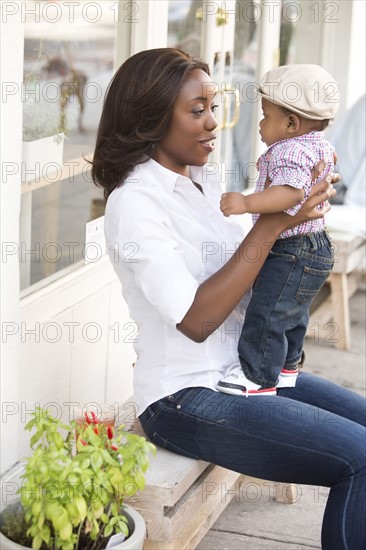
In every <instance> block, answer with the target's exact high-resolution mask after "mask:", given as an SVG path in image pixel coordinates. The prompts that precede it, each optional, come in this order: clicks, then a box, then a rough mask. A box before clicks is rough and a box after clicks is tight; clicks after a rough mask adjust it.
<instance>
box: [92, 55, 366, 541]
mask: <svg viewBox="0 0 366 550" xmlns="http://www.w3.org/2000/svg"><path fill="white" fill-rule="evenodd" d="M217 101H218V100H217V99H216V86H215V85H214V84H213V83H212V81H211V79H210V77H209V69H208V67H207V65H206V64H205V63H203V62H201V61H198V60H194V59H192V58H191V57H190V56H189V55H187V54H185V53H183V52H181V51H179V50H175V49H170V48H166V49H157V50H149V51H145V52H140V53H138V54H136V55H135V56H133V57H131V58H130V59H129V60H127V61H126V62H125V63H124V64H123V65H122V66H121V67H120V69H119V70H118V71H117V73H116V74H115V76H114V78H113V80H112V82H111V84H110V87H109V89H108V92H107V96H106V100H105V104H104V109H103V114H102V118H101V122H100V127H99V133H98V138H97V144H96V150H95V156H94V161H93V169H92V174H93V179H94V181H95V182H96V183H97V184H98V185H101V186H103V187H104V191H105V197H106V198H107V205H106V218H105V228H106V237H107V242H108V249H109V252H110V257H111V260H112V262H113V266H114V268H115V270H116V273H117V275H118V277H119V278H120V280H121V283H122V292H123V295H124V298H125V300H126V302H127V304H128V306H129V310H130V314H131V317H132V318H133V319H134V320H135V321H136V323H137V324H138V326H139V336H138V342H137V343H136V345H135V349H136V353H137V361H136V366H135V369H134V396H135V399H136V401H137V404H138V407H139V411H140V417H139V418H140V420H141V424H142V426H143V428H144V430H145V432H146V434H147V435H148V437H149V438H150V439H151V440H152V441H153V442H154V443H156V444H157V445H160V446H162V447H165V448H167V449H169V450H171V451H175V452H177V453H180V454H183V455H186V456H190V457H194V458H200V459H203V460H206V461H208V462H213V463H216V464H219V465H221V466H224V467H226V468H229V469H232V470H236V471H238V472H242V473H245V474H248V475H252V476H255V477H259V478H264V479H272V480H274V481H282V482H294V483H306V484H311V485H322V486H329V487H331V491H330V495H329V499H328V504H327V508H326V511H325V517H324V522H323V531H322V540H323V548H324V549H326V550H335V549H339V550H340V549H342V550H343V549H345V550H346V549H347V550H359V549H360V548H361V547H363V546H364V545H365V542H366V540H365V523H366V522H365V514H364V513H362V511H363V512H364V511H365V498H364V495H365V494H366V476H365V468H366V466H365V447H364V442H365V428H364V425H365V415H364V401H363V399H362V398H361V397H360V396H358V395H355V394H353V393H351V392H349V391H347V390H346V389H344V388H342V387H338V386H336V385H334V384H331V383H330V382H327V381H324V380H322V379H320V378H315V377H313V376H311V375H309V374H307V373H302V374H301V375H299V377H298V381H297V383H296V387H294V388H288V387H285V388H281V389H278V393H277V395H276V396H268V397H266V398H262V399H258V400H254V402H253V398H250V399H246V398H245V397H241V396H238V397H234V396H230V395H227V394H223V393H219V392H217V391H216V384H217V382H218V380H219V379H220V378H221V377H222V376H224V375H225V374H227V372H228V370H229V369H231V368H233V367H235V365H237V363H238V357H237V339H238V337H239V335H240V329H241V325H242V319H243V315H244V313H245V307H246V304H247V302H248V292H249V291H250V287H251V285H252V283H253V281H254V279H255V278H256V276H257V275H258V273H259V271H260V269H261V266H262V265H263V262H264V260H265V258H266V256H267V255H268V253H269V250H270V248H271V246H272V244H273V242H274V241H275V240H276V238H277V237H278V235H279V234H280V233H281V232H282V231H283V230H284V229H286V228H289V227H291V226H292V225H296V224H298V223H300V222H302V221H306V220H309V219H313V218H316V217H319V216H322V215H324V212H325V210H326V209H323V210H322V211H320V212H319V210H317V209H316V206H317V205H319V204H320V203H321V202H323V201H324V200H326V199H328V198H329V197H330V196H331V195H332V193H333V192H332V191H331V185H330V184H329V183H327V182H325V181H322V182H320V183H318V184H317V185H316V186H315V187H314V193H313V194H312V195H311V196H310V197H309V199H308V200H307V201H306V203H305V204H304V206H303V207H302V209H301V210H300V211H299V213H298V214H297V215H296V216H294V217H293V218H291V219H289V216H287V215H286V214H270V215H261V216H260V218H259V220H258V222H257V223H256V224H255V226H254V227H253V228H252V229H251V231H250V232H249V233H248V234H247V235H246V236H245V238H244V239H243V237H244V234H243V231H242V229H241V228H240V227H239V226H237V225H235V222H234V221H232V220H231V219H227V218H225V217H224V216H223V215H222V214H221V213H220V210H219V201H220V197H221V187H220V177H219V174H218V173H217V172H218V171H217V169H216V167H215V166H214V165H212V164H211V165H210V164H206V163H207V161H208V156H209V153H210V152H211V151H212V150H213V148H214V142H215V138H216V134H215V128H216V126H217V123H216V120H215V116H214V111H215V109H216V102H217ZM239 243H240V244H239Z"/></svg>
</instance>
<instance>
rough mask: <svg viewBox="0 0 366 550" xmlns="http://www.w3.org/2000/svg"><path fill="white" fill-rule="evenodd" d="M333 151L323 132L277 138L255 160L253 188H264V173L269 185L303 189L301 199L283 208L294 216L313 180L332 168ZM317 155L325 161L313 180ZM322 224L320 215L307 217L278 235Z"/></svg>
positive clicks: (319, 227)
mask: <svg viewBox="0 0 366 550" xmlns="http://www.w3.org/2000/svg"><path fill="white" fill-rule="evenodd" d="M333 153H334V147H333V146H332V145H331V144H330V143H329V142H328V141H327V140H325V139H324V132H311V133H309V134H305V135H303V136H300V137H295V138H291V139H284V140H282V141H277V142H276V143H273V144H272V145H271V146H270V147H268V149H267V151H266V152H265V153H263V155H261V157H260V158H259V160H258V163H257V167H258V170H259V176H258V180H257V185H256V188H255V192H256V193H258V192H260V191H263V190H264V189H265V183H266V180H267V176H268V177H269V180H270V186H272V185H291V186H292V187H296V188H297V189H304V191H305V196H304V200H303V201H302V202H300V203H299V204H296V205H295V206H293V207H291V208H289V209H288V210H285V212H286V213H287V214H289V215H290V216H294V215H295V214H296V213H297V212H298V210H299V209H300V207H301V205H302V203H303V202H304V201H305V199H306V198H307V197H308V196H309V193H310V190H311V188H312V186H313V185H314V183H316V182H317V181H319V180H321V179H322V178H323V177H324V176H325V175H326V174H328V173H329V172H332V171H334V158H333ZM321 159H324V160H325V161H327V164H326V167H325V169H324V170H323V172H322V173H321V175H320V176H319V177H318V178H317V180H315V182H312V181H311V179H312V178H311V170H312V168H313V167H314V165H315V164H316V163H317V162H318V161H319V160H321ZM258 217H259V214H253V223H255V222H256V221H257V219H258ZM324 227H325V222H324V218H320V219H318V220H311V221H307V222H304V223H302V224H300V225H297V226H296V227H293V228H292V229H287V230H286V231H284V232H283V233H282V234H281V235H280V238H281V237H291V236H293V235H298V234H301V233H311V232H316V231H322V230H323V229H324Z"/></svg>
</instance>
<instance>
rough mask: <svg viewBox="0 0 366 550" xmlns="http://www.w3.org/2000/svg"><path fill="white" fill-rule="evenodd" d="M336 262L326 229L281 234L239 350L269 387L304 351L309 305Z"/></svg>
mask: <svg viewBox="0 0 366 550" xmlns="http://www.w3.org/2000/svg"><path fill="white" fill-rule="evenodd" d="M333 263H334V259H333V251H332V245H331V241H330V239H329V237H328V235H327V233H326V232H325V231H320V232H318V233H308V234H303V235H296V236H294V237H287V238H284V239H278V240H277V241H276V242H275V244H274V246H273V248H272V250H271V251H270V253H269V256H268V258H267V260H266V261H265V263H264V265H263V267H262V269H261V271H260V273H259V275H258V277H257V279H256V281H255V284H254V286H253V293H252V298H251V300H250V302H249V306H248V309H247V312H246V316H245V321H244V326H243V330H242V333H241V336H240V339H239V344H238V352H239V358H240V363H241V366H242V368H243V371H244V374H245V375H246V376H247V378H249V380H251V381H252V382H255V383H257V384H260V385H261V386H263V387H272V386H274V385H275V384H276V381H277V378H278V375H279V373H280V371H281V369H282V368H289V369H291V368H294V366H295V365H296V364H297V363H299V361H300V359H301V355H302V349H303V343H304V338H305V333H306V329H307V326H308V323H309V307H310V304H311V302H312V301H313V299H314V298H315V296H316V295H317V294H318V292H319V290H320V289H321V288H322V286H323V285H324V283H325V281H326V279H327V278H328V276H329V275H330V272H331V270H332V267H333Z"/></svg>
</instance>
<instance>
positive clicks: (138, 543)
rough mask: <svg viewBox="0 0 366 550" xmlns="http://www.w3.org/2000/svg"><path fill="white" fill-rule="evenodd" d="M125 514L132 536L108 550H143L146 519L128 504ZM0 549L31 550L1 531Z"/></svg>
mask: <svg viewBox="0 0 366 550" xmlns="http://www.w3.org/2000/svg"><path fill="white" fill-rule="evenodd" d="M123 513H124V514H125V516H126V518H127V520H128V529H129V531H130V536H129V537H128V538H127V539H126V540H124V541H123V542H119V543H118V544H117V545H116V546H108V550H109V549H110V550H142V548H143V546H144V540H145V533H146V525H145V520H144V518H143V517H142V516H141V514H139V512H137V511H136V510H135V509H134V508H131V506H128V505H127V504H125V505H124V511H123ZM0 548H1V550H31V547H30V546H22V545H21V544H17V543H16V542H14V541H12V540H9V539H8V538H7V537H5V535H3V533H2V532H1V531H0Z"/></svg>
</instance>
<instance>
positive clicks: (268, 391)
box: [216, 384, 277, 397]
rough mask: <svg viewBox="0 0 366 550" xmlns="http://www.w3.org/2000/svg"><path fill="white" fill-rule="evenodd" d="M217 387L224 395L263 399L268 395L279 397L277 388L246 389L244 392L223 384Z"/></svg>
mask: <svg viewBox="0 0 366 550" xmlns="http://www.w3.org/2000/svg"><path fill="white" fill-rule="evenodd" d="M216 387H217V389H218V390H219V391H221V392H222V393H227V394H229V395H240V396H244V397H262V396H268V395H277V391H276V388H266V389H264V390H249V391H247V390H246V389H245V390H243V389H241V388H238V387H234V386H230V385H226V386H222V385H221V384H217V386H216Z"/></svg>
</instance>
